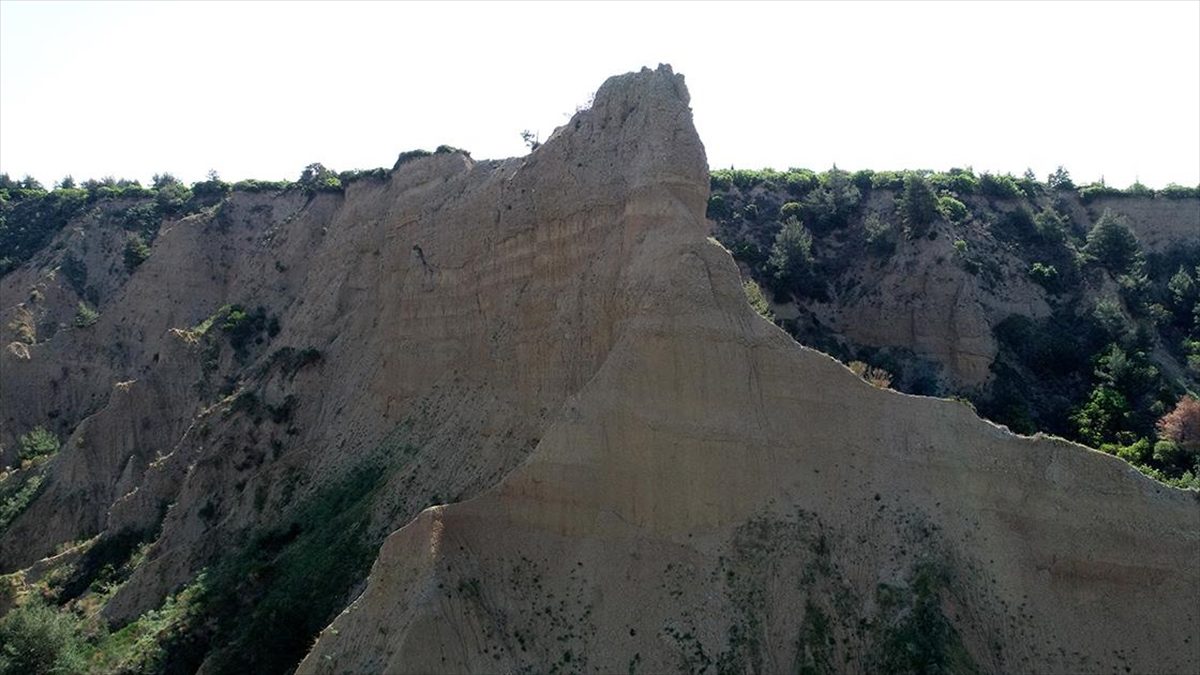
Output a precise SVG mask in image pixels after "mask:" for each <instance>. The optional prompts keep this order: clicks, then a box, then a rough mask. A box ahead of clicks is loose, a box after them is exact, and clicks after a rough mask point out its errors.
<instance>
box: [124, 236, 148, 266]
mask: <svg viewBox="0 0 1200 675" xmlns="http://www.w3.org/2000/svg"><path fill="white" fill-rule="evenodd" d="M149 257H150V247H149V246H147V245H146V242H145V241H143V240H142V238H141V236H139V235H136V234H134V235H131V236H130V237H129V240H128V241H126V242H125V269H126V270H127V271H129V272H132V271H133V270H135V269H137V267H138V266H139V265H141V264H142V263H144V262H146V259H147V258H149Z"/></svg>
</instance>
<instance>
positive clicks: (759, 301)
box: [742, 279, 775, 321]
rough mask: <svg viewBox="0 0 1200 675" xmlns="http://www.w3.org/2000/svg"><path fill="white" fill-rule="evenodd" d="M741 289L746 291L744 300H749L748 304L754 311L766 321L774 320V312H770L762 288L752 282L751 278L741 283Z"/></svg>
mask: <svg viewBox="0 0 1200 675" xmlns="http://www.w3.org/2000/svg"><path fill="white" fill-rule="evenodd" d="M742 290H743V291H745V292H746V300H748V301H749V302H750V306H751V307H753V308H754V311H756V312H758V313H759V315H760V316H762V317H763V318H764V319H766V320H767V321H774V320H775V314H773V313H772V312H771V305H770V303H768V302H767V296H765V295H763V292H762V288H760V287H759V285H758V284H756V283H754V280H753V279H747V280H746V281H745V283H743V284H742Z"/></svg>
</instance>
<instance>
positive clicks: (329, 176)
mask: <svg viewBox="0 0 1200 675" xmlns="http://www.w3.org/2000/svg"><path fill="white" fill-rule="evenodd" d="M296 185H297V187H299V188H300V190H302V191H303V192H305V193H307V194H314V193H317V192H341V191H342V181H341V180H340V179H338V176H337V174H336V173H334V172H333V171H332V170H330V169H327V168H325V165H323V164H321V163H319V162H316V163H313V164H309V165H308V166H306V167H304V171H302V172H300V180H298V181H296Z"/></svg>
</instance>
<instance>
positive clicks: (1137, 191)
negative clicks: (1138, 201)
mask: <svg viewBox="0 0 1200 675" xmlns="http://www.w3.org/2000/svg"><path fill="white" fill-rule="evenodd" d="M1125 194H1126V196H1129V197H1153V196H1154V190H1151V189H1150V188H1148V187H1146V186H1145V185H1142V182H1141V181H1134V183H1133V185H1130V186H1129V187H1127V188H1125Z"/></svg>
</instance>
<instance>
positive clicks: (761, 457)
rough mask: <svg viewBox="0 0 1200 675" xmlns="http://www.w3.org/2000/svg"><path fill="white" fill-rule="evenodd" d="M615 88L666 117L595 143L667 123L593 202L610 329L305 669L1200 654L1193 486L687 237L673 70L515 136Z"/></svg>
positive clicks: (1160, 662)
mask: <svg viewBox="0 0 1200 675" xmlns="http://www.w3.org/2000/svg"><path fill="white" fill-rule="evenodd" d="M671 82H677V84H674V85H667V84H665V83H671ZM618 92H620V95H619V96H618V95H617V93H618ZM616 100H621V101H635V102H638V103H637V105H636V106H635V107H636V108H638V109H642V108H650V109H654V110H656V111H657V116H656V118H657V119H668V120H673V122H674V124H673V126H668V127H666V128H665V130H666V131H667V133H666V134H663V135H661V136H660V134H661V133H662V131H664V127H658V126H652V127H650V128H649V129H648V130H647V129H638V128H637V127H636V126H635V125H634V124H633V123H631V121H629V120H626V121H625V126H624V128H625V129H628V131H624V132H622V134H621V135H620V136H619V137H616V138H614V137H610V140H612V141H616V140H618V138H619V139H620V140H621V141H622V142H626V143H628V142H632V143H638V144H642V143H646V144H656V143H662V144H663V145H661V146H659V149H658V150H657V151H655V152H646V153H643V154H642V155H641V156H642V157H643V158H644V159H645V162H646V163H645V164H643V165H636V164H635V165H630V166H629V171H631V172H634V173H633V175H636V176H639V179H638V180H635V181H632V182H636V183H639V184H640V187H639V189H637V190H634V191H632V192H631V193H630V196H629V199H628V201H626V202H625V205H624V208H622V209H620V210H619V211H615V212H609V214H608V216H607V217H608V218H610V220H609V221H608V222H607V223H605V224H604V227H606V228H608V229H609V230H611V231H616V232H622V233H624V235H625V236H624V239H623V240H624V241H628V242H630V243H634V242H636V245H631V246H629V247H628V248H626V249H625V255H624V259H623V263H622V265H623V267H622V271H621V273H620V274H619V275H617V276H616V280H617V283H616V285H615V286H613V287H612V289H611V290H612V293H613V294H614V295H615V296H616V297H620V298H623V300H624V301H623V302H622V303H621V305H620V313H619V314H618V315H617V316H615V317H614V318H613V321H612V323H611V324H610V325H611V326H612V329H613V332H612V333H611V337H610V339H609V344H610V345H611V348H610V349H609V350H607V352H606V355H605V357H604V358H603V360H602V362H601V364H600V365H599V368H598V370H597V371H596V374H595V376H594V377H592V378H591V379H590V380H589V381H587V383H586V384H585V385H584V386H583V387H582V388H581V389H580V390H579V391H578V392H577V393H576V394H575V395H573V396H571V397H569V398H568V399H567V401H566V403H565V404H564V406H563V407H562V409H561V410H557V411H555V414H554V416H553V421H552V424H551V425H550V427H549V430H548V431H547V433H546V434H545V435H544V436H543V437H542V439H541V441H540V442H539V444H538V445H537V448H536V449H535V450H534V451H533V453H532V454H531V455H530V456H529V458H528V459H527V460H526V461H525V462H524V463H523V464H522V465H521V466H520V467H519V468H518V469H516V470H515V471H514V472H512V473H511V474H510V475H509V476H508V477H506V478H505V479H503V480H502V481H501V482H500V484H499V485H498V486H497V487H495V488H493V489H491V490H488V491H487V492H485V493H484V494H483V495H481V496H479V497H477V498H474V499H468V500H466V501H463V502H461V503H457V504H451V505H448V506H436V507H432V508H430V509H427V510H425V511H424V512H422V513H421V515H420V516H419V517H418V518H417V519H416V520H414V521H413V522H412V523H410V524H408V525H406V526H405V527H404V528H403V529H401V530H400V531H398V532H397V533H395V534H393V535H392V536H391V537H389V539H388V541H387V543H386V544H385V545H384V547H383V549H382V551H381V553H380V556H379V558H378V560H377V561H376V563H375V565H374V568H373V570H372V572H371V576H370V579H369V582H368V585H367V587H366V590H365V591H364V593H363V594H362V596H361V597H360V598H359V599H358V600H356V601H355V602H354V603H353V604H352V605H351V606H350V607H349V608H348V609H347V610H346V611H345V612H344V613H343V614H342V615H341V616H339V617H338V618H337V620H336V621H334V623H333V624H332V625H331V626H330V627H329V628H328V629H327V630H325V631H324V632H323V633H322V635H321V637H320V639H319V640H318V642H317V644H316V646H315V647H314V648H313V650H312V652H311V653H310V654H309V655H308V657H307V658H306V660H305V661H304V663H303V664H302V665H301V671H302V672H362V671H384V670H386V671H387V672H413V673H417V672H463V671H486V672H498V671H503V672H514V671H515V672H533V671H537V672H584V671H586V672H670V671H681V670H708V671H713V670H715V671H719V672H742V671H755V672H762V671H771V672H773V671H779V670H801V671H804V672H833V671H845V670H850V671H872V672H879V671H884V670H887V671H898V670H913V669H922V668H929V667H934V666H936V667H940V668H943V669H948V670H951V671H954V672H971V671H976V670H978V671H983V672H1018V671H1019V672H1122V671H1128V670H1130V669H1132V670H1133V671H1135V672H1188V671H1193V670H1195V669H1196V668H1197V667H1200V616H1198V614H1200V610H1198V609H1197V607H1200V569H1197V566H1196V565H1195V561H1196V560H1197V556H1198V555H1200V501H1198V500H1197V498H1196V495H1195V494H1194V493H1191V492H1186V491H1181V490H1174V489H1170V488H1166V487H1164V486H1162V485H1160V484H1157V483H1155V482H1153V481H1150V480H1148V479H1146V478H1144V477H1142V476H1140V475H1139V474H1138V473H1137V472H1136V471H1134V470H1132V469H1131V468H1129V467H1128V466H1127V465H1126V464H1124V463H1123V462H1121V461H1119V460H1116V459H1115V458H1111V457H1108V456H1105V455H1102V454H1099V453H1096V452H1094V451H1090V450H1088V449H1086V448H1083V447H1080V446H1076V445H1073V444H1070V443H1066V442H1063V441H1059V440H1053V439H1044V438H1037V439H1032V438H1023V437H1017V436H1013V435H1012V434H1010V433H1008V432H1007V431H1005V430H1003V429H1001V428H999V427H996V426H993V425H990V424H988V423H986V422H983V421H981V420H979V419H978V418H976V417H975V416H974V415H973V414H972V413H971V411H970V410H969V409H968V408H966V407H964V406H962V405H960V404H957V403H954V402H950V401H942V400H934V399H924V398H917V397H911V396H905V395H901V394H897V393H895V392H889V391H883V390H878V389H875V388H873V387H871V386H870V385H868V384H866V383H864V382H862V381H861V380H859V379H858V378H856V377H855V376H853V375H852V374H851V373H850V372H849V371H848V370H846V369H845V368H843V367H842V366H840V365H838V364H837V363H836V362H834V361H833V360H832V359H830V358H828V357H826V356H823V355H821V354H819V353H816V352H813V351H810V350H808V349H805V348H802V347H799V346H798V345H796V344H795V343H794V342H792V341H791V340H790V338H788V337H787V336H786V335H785V334H784V333H783V332H782V331H780V330H778V329H777V328H775V327H773V326H771V325H770V324H768V323H767V322H766V321H764V320H762V319H760V318H759V317H758V316H757V315H756V314H755V313H754V312H753V311H752V310H751V309H750V308H749V307H748V306H747V304H746V302H745V299H744V296H743V293H742V288H741V286H740V284H739V281H738V275H737V269H736V266H735V265H734V263H733V261H732V259H731V258H730V256H729V255H728V253H727V252H726V251H725V250H723V249H722V248H721V247H720V246H719V245H717V244H716V243H714V242H713V241H711V240H709V239H707V238H706V235H707V225H706V221H705V219H704V196H705V192H706V184H705V182H704V174H705V171H704V159H703V156H702V154H699V153H695V152H689V153H685V154H684V155H683V156H682V157H681V156H680V155H679V154H678V153H666V152H665V151H664V150H665V149H666V148H671V147H677V146H679V145H682V146H684V147H689V148H690V147H697V148H698V147H699V144H698V141H697V140H696V136H695V131H694V129H693V128H692V126H691V121H690V114H689V112H688V109H687V97H686V94H684V93H683V87H682V81H681V80H678V79H677V78H676V77H675V76H673V75H671V74H670V73H669V71H664V70H662V69H660V70H659V71H655V72H648V71H643V72H642V73H639V74H631V75H626V76H622V77H620V78H615V79H613V80H610V81H609V82H608V83H606V84H605V86H604V87H603V88H602V89H601V90H600V91H599V92H598V93H597V96H596V107H595V108H594V109H593V110H592V111H591V112H585V113H581V114H580V115H579V116H577V117H576V119H575V121H574V122H573V123H572V125H573V126H568V127H567V128H565V129H564V130H563V131H562V132H561V133H560V134H559V135H558V136H556V137H555V138H553V139H551V140H550V141H549V142H548V143H547V144H546V146H545V147H544V148H543V149H542V150H539V151H538V153H535V155H534V157H535V158H538V159H540V157H539V155H541V153H543V152H547V151H550V152H555V153H557V152H562V155H561V156H562V157H563V158H564V159H566V160H567V163H566V165H565V167H564V169H567V168H568V167H569V166H570V164H569V162H570V158H571V157H572V153H570V152H563V151H564V150H566V149H567V148H571V147H572V146H574V145H575V144H576V141H575V135H574V131H573V129H574V130H577V127H579V126H580V125H584V126H591V125H595V124H596V123H597V119H612V118H613V116H614V115H613V111H614V109H615V110H617V111H619V110H621V109H622V108H624V107H625V106H626V105H628V104H627V103H621V104H616V103H615V101H616ZM640 121H641V120H633V122H640ZM643 139H644V140H643ZM618 147H620V146H618ZM681 159H682V160H683V161H684V162H685V163H684V164H672V163H671V162H672V161H678V160H681ZM563 173H564V174H566V176H567V177H566V178H563V177H559V178H558V179H556V180H555V181H554V182H552V183H550V184H549V185H543V186H542V188H543V189H550V190H552V191H554V190H558V189H560V186H561V185H563V183H564V182H567V183H569V181H570V178H569V176H570V172H569V170H565V171H564V172H563ZM578 206H579V208H583V209H587V208H589V205H587V204H580V205H578Z"/></svg>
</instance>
